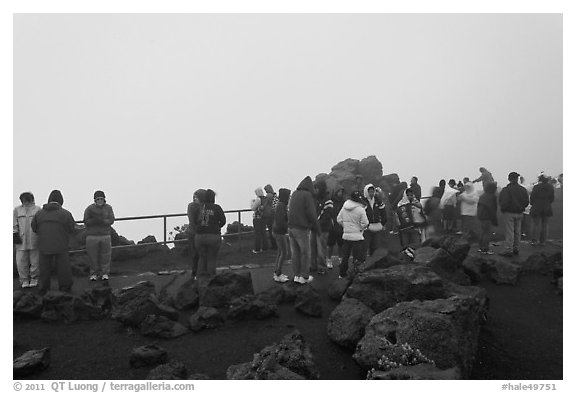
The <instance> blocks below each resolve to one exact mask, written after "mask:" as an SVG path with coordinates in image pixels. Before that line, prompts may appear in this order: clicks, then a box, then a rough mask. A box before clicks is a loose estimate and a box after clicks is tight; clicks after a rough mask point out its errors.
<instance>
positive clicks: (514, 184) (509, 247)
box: [498, 172, 529, 257]
mask: <svg viewBox="0 0 576 393" xmlns="http://www.w3.org/2000/svg"><path fill="white" fill-rule="evenodd" d="M519 177H520V175H519V174H518V173H516V172H510V174H509V175H508V181H509V182H510V183H509V184H508V185H507V186H506V187H504V188H503V189H502V191H500V196H499V200H498V202H499V204H500V210H501V211H502V213H504V218H503V219H504V230H505V237H506V250H505V251H503V252H500V253H499V254H500V255H503V256H506V257H511V256H513V255H518V254H519V246H520V235H521V225H522V213H523V212H524V209H525V208H526V206H528V203H529V201H528V192H527V191H526V189H525V188H524V187H522V186H521V185H520V184H518V178H519Z"/></svg>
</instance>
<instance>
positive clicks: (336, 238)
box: [326, 186, 345, 268]
mask: <svg viewBox="0 0 576 393" xmlns="http://www.w3.org/2000/svg"><path fill="white" fill-rule="evenodd" d="M330 199H331V200H332V203H333V208H332V220H333V221H334V222H337V218H338V213H340V210H341V209H342V206H343V205H344V201H345V199H344V188H343V187H342V186H339V187H337V188H336V189H335V190H334V192H333V193H332V197H331V198H330ZM326 244H327V246H328V259H329V263H327V265H328V268H331V267H333V266H334V262H335V261H336V262H339V261H340V260H341V259H342V245H343V244H344V240H343V239H342V227H341V226H340V225H332V229H331V230H330V233H329V234H328V241H327V242H326ZM334 246H337V247H338V252H337V255H336V256H334Z"/></svg>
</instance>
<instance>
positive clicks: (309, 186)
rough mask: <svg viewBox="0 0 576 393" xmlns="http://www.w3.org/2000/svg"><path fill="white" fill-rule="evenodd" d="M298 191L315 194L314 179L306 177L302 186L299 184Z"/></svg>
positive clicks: (301, 183)
mask: <svg viewBox="0 0 576 393" xmlns="http://www.w3.org/2000/svg"><path fill="white" fill-rule="evenodd" d="M296 189H297V190H301V191H308V192H310V193H311V194H314V183H312V178H311V177H310V176H306V177H305V178H304V179H303V180H302V181H301V182H300V184H298V187H297V188H296Z"/></svg>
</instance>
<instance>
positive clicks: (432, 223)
mask: <svg viewBox="0 0 576 393" xmlns="http://www.w3.org/2000/svg"><path fill="white" fill-rule="evenodd" d="M442 193H443V190H442V189H441V188H440V187H434V188H433V189H432V195H431V196H430V198H428V200H427V201H426V204H425V205H424V214H425V215H426V220H427V223H428V224H427V226H426V229H425V231H426V237H428V238H431V237H434V236H438V235H440V233H442V210H441V209H440V199H441V198H442Z"/></svg>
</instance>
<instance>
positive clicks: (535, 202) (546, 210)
mask: <svg viewBox="0 0 576 393" xmlns="http://www.w3.org/2000/svg"><path fill="white" fill-rule="evenodd" d="M552 202H554V186H552V184H550V183H538V184H536V185H535V186H534V188H533V189H532V193H531V194H530V203H531V204H532V208H531V209H530V216H532V217H552Z"/></svg>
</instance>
